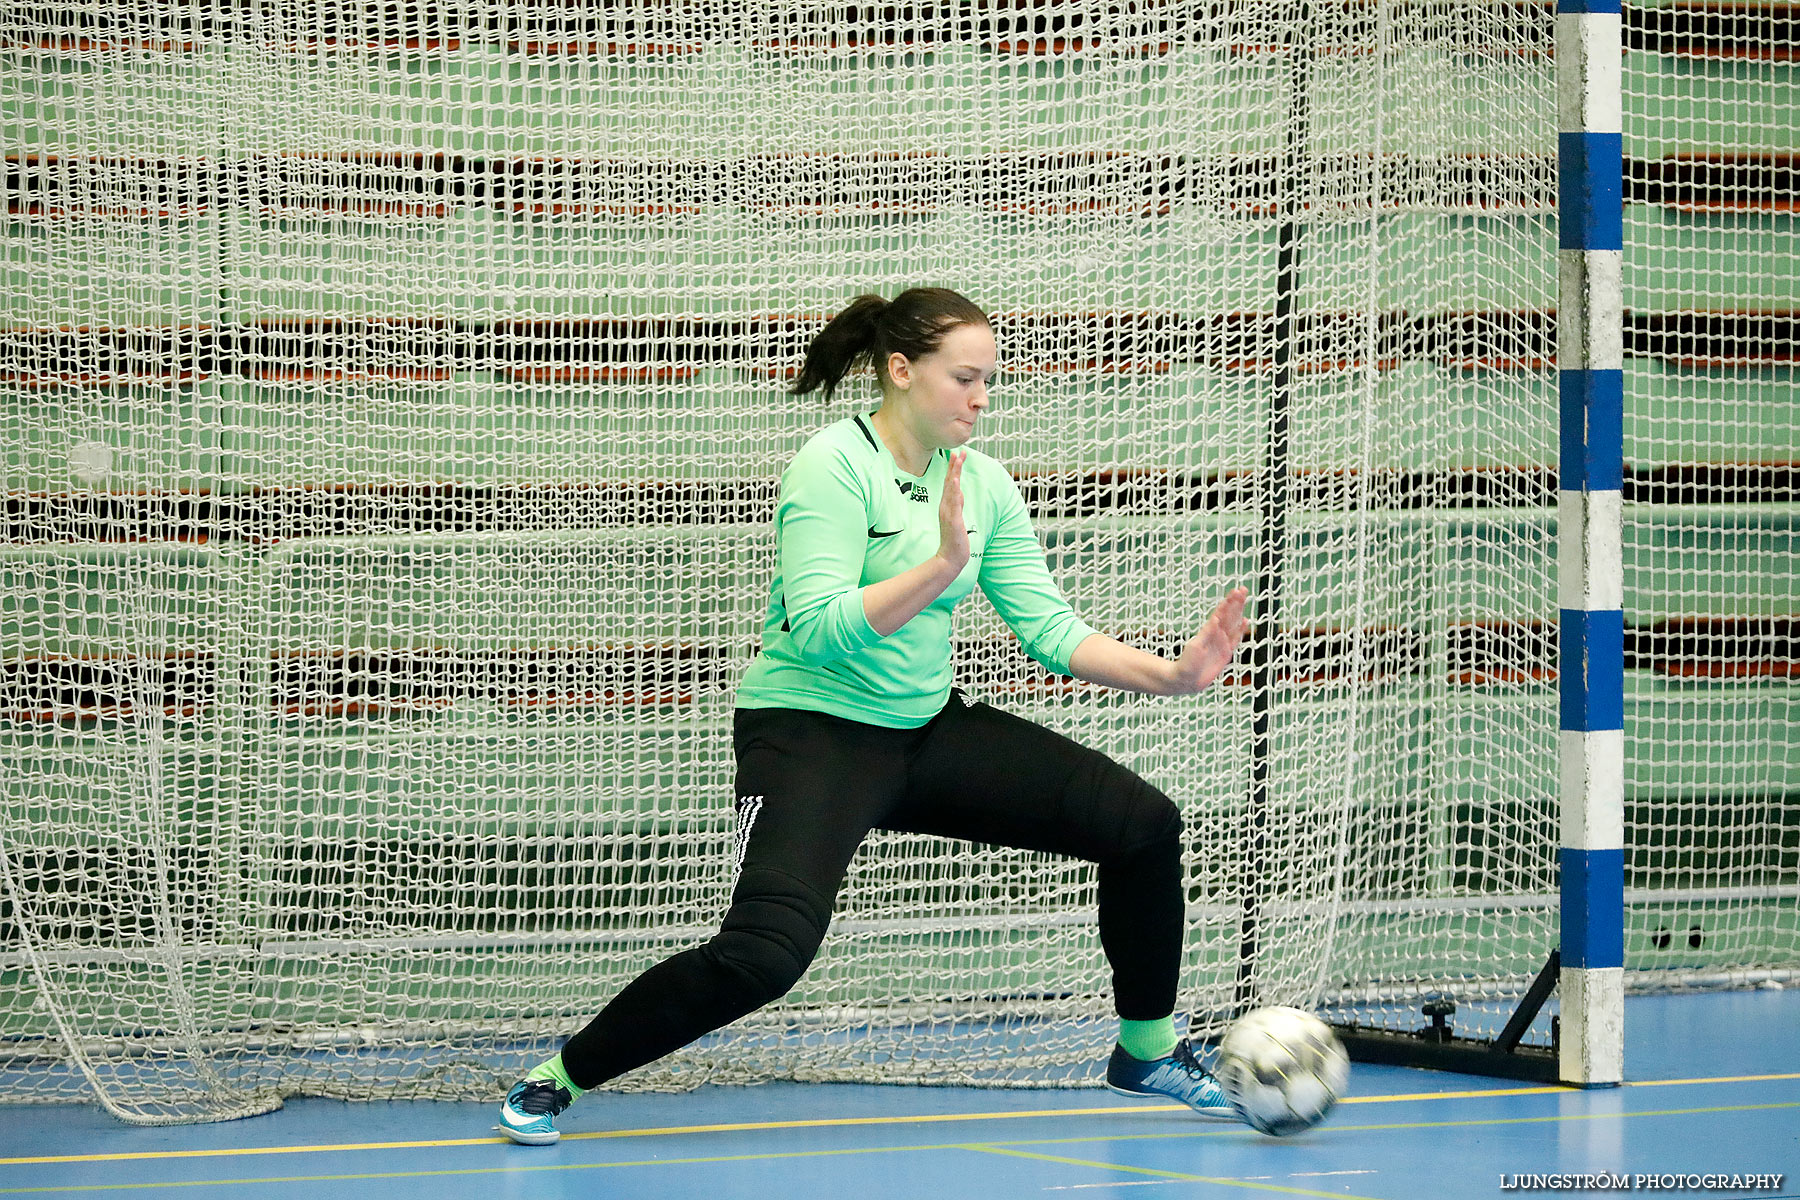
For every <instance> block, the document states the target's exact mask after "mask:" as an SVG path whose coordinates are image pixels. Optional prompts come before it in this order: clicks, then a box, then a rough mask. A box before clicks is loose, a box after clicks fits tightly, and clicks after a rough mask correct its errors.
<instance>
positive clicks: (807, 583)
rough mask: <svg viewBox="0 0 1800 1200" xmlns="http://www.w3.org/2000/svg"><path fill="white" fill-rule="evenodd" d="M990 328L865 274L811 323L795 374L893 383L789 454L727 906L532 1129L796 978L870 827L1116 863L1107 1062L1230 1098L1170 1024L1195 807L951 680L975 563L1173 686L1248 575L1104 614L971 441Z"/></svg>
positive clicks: (1105, 938)
mask: <svg viewBox="0 0 1800 1200" xmlns="http://www.w3.org/2000/svg"><path fill="white" fill-rule="evenodd" d="M995 354H996V352H995V344H994V335H993V331H992V329H991V328H990V326H989V323H988V319H987V317H986V315H985V314H983V313H982V311H981V310H980V309H979V308H977V307H976V306H975V305H974V304H972V303H970V302H969V301H968V300H967V299H965V298H963V297H962V296H960V295H958V294H957V293H955V292H952V291H946V290H943V289H937V288H917V289H914V290H911V291H908V292H904V293H902V294H901V295H900V296H898V297H896V298H895V299H894V300H893V301H892V302H889V301H885V300H883V299H881V298H880V297H879V296H862V297H859V298H858V299H857V300H856V301H855V302H854V303H852V304H851V305H850V307H849V308H847V309H845V310H844V311H843V312H842V313H840V314H839V315H838V316H837V317H836V318H835V319H833V320H832V321H831V322H830V324H828V325H827V326H826V327H825V329H824V330H823V331H822V332H821V333H820V334H819V335H818V337H817V338H816V339H815V340H814V341H813V343H812V345H811V346H810V347H809V348H808V349H807V352H806V364H805V367H804V369H803V370H802V372H801V374H800V377H799V379H798V380H797V381H796V382H795V384H794V386H793V389H792V390H793V392H794V394H796V395H800V394H804V393H807V392H810V391H813V390H814V389H817V388H823V389H824V392H825V395H826V397H827V398H828V399H829V397H830V396H831V394H832V392H833V391H834V390H835V389H836V388H837V386H838V385H839V384H840V383H841V382H842V381H843V379H844V376H845V375H846V374H847V373H848V372H849V371H850V369H851V368H852V367H853V366H854V365H856V364H857V363H858V362H867V363H869V364H871V365H872V366H874V367H875V368H876V370H877V372H878V374H879V380H880V385H881V406H880V407H879V408H878V409H876V411H874V412H873V413H870V414H867V415H859V416H855V417H851V418H849V419H847V420H842V421H839V422H837V423H836V424H833V425H829V426H827V427H826V428H825V429H823V430H821V431H820V432H819V433H818V434H816V435H814V436H813V437H812V439H811V440H809V441H808V442H807V443H806V444H805V445H804V446H802V447H801V449H800V452H799V453H798V454H797V455H795V456H794V460H793V462H792V463H791V464H789V466H788V468H787V471H786V472H785V473H784V474H783V475H782V477H781V491H780V499H779V503H778V506H777V508H776V514H775V523H776V543H777V547H778V556H779V561H778V566H777V570H776V575H775V579H774V583H773V586H772V587H771V588H770V591H769V609H768V616H767V618H766V621H765V623H764V626H763V639H762V651H761V653H759V654H758V655H757V656H756V659H755V661H754V662H753V663H752V664H751V666H750V669H749V671H748V673H747V674H746V675H745V678H744V680H743V683H742V684H741V685H740V687H739V689H738V692H737V705H736V708H737V711H736V714H735V722H734V729H733V742H734V745H735V748H736V751H737V763H738V771H737V815H738V845H739V846H740V847H741V850H740V863H739V868H738V877H737V883H736V887H735V889H734V891H733V893H732V898H731V907H730V910H729V911H728V912H727V913H726V914H725V920H724V924H723V926H722V927H721V929H720V930H719V932H718V934H717V935H716V936H714V937H713V938H712V939H711V940H710V941H708V942H706V943H705V944H704V945H701V946H697V947H694V948H693V949H689V950H686V951H683V952H682V953H680V954H677V955H675V956H674V957H673V958H670V959H667V960H665V961H664V962H662V963H661V964H659V965H657V966H655V967H652V968H651V969H650V970H648V971H646V972H645V973H644V974H643V975H641V976H639V977H638V978H637V979H636V980H635V981H633V982H632V983H631V984H629V985H628V986H627V987H626V988H625V989H624V990H623V991H621V992H620V993H619V994H618V996H617V997H615V998H614V999H613V1001H612V1003H611V1004H609V1005H607V1006H606V1008H605V1010H604V1011H602V1012H601V1013H600V1015H599V1016H597V1017H595V1018H594V1020H593V1021H592V1022H590V1023H589V1024H588V1025H587V1027H586V1028H584V1029H582V1030H581V1031H580V1032H579V1033H577V1034H575V1035H574V1036H573V1037H571V1038H570V1039H569V1040H568V1042H567V1043H565V1044H564V1046H563V1048H562V1053H560V1054H559V1055H557V1056H556V1057H555V1058H552V1059H551V1060H550V1061H548V1062H546V1063H544V1064H542V1065H541V1066H539V1067H537V1068H536V1069H535V1070H533V1071H532V1072H531V1073H530V1074H529V1075H527V1076H526V1077H525V1078H524V1079H523V1080H521V1081H520V1082H519V1083H517V1084H516V1085H514V1087H513V1088H512V1090H511V1091H510V1092H509V1093H508V1094H507V1097H506V1101H505V1103H504V1104H503V1105H502V1107H501V1110H500V1113H501V1124H500V1128H501V1130H502V1131H503V1132H505V1134H506V1135H507V1136H508V1137H510V1138H512V1139H513V1140H514V1141H516V1142H524V1143H528V1144H544V1143H549V1142H554V1141H556V1140H557V1138H558V1136H559V1135H558V1133H557V1131H556V1127H555V1125H554V1124H553V1119H554V1118H555V1117H556V1116H557V1114H559V1113H561V1112H562V1111H563V1110H564V1109H565V1108H567V1107H568V1106H569V1104H570V1103H571V1102H572V1101H573V1100H574V1098H575V1097H577V1096H579V1095H581V1093H582V1092H583V1091H585V1090H587V1089H589V1088H593V1087H597V1086H599V1085H600V1084H602V1083H605V1082H606V1081H607V1080H609V1079H613V1078H615V1077H617V1076H619V1075H623V1074H624V1073H625V1072H627V1071H630V1070H632V1069H633V1068H635V1067H640V1066H643V1065H644V1064H646V1063H649V1062H653V1061H654V1060H656V1059H658V1058H660V1057H662V1056H663V1055H665V1054H668V1053H669V1052H671V1051H673V1050H675V1049H677V1048H679V1047H681V1046H684V1045H686V1044H687V1043H689V1042H691V1041H693V1040H695V1039H696V1038H698V1037H700V1036H702V1035H703V1034H706V1033H708V1032H710V1031H712V1030H714V1029H717V1028H719V1027H720V1026H722V1025H725V1024H727V1023H729V1022H731V1021H733V1020H736V1019H737V1018H738V1017H741V1016H743V1015H745V1014H746V1013H749V1012H752V1011H754V1010H755V1009H757V1008H759V1007H761V1006H762V1005H765V1004H768V1003H770V1002H771V1001H773V1000H775V999H777V998H779V997H780V996H782V995H784V994H785V993H786V992H787V991H788V989H790V988H792V987H793V986H794V984H795V983H796V982H797V981H798V980H799V979H800V976H801V973H802V972H804V971H805V970H806V968H807V964H809V963H810V962H811V961H812V958H813V954H814V953H815V952H816V951H817V950H818V948H819V942H820V940H821V939H822V938H823V937H824V936H825V927H826V925H827V924H828V923H829V921H830V920H831V911H832V904H833V902H834V900H835V899H836V896H837V891H838V886H839V885H840V884H841V883H842V882H843V879H844V873H845V870H846V869H847V867H848V865H849V863H850V858H851V855H853V854H854V853H855V852H856V848H857V847H858V846H859V845H860V844H861V843H862V841H863V838H864V837H865V836H867V835H868V833H869V831H870V830H872V829H892V830H901V831H906V832H912V833H923V834H931V835H935V836H939V837H948V838H963V839H967V840H970V841H976V842H989V843H995V844H998V845H1003V846H1016V847H1020V848H1023V849H1027V850H1038V851H1046V852H1050V853H1055V854H1067V855H1074V856H1076V857H1079V858H1083V859H1087V860H1090V861H1092V862H1094V863H1096V864H1098V876H1099V878H1098V884H1099V925H1100V941H1101V945H1102V946H1103V947H1104V949H1105V952H1106V957H1107V961H1108V963H1109V964H1110V965H1111V968H1112V974H1113V990H1114V1004H1115V1006H1116V1008H1117V1009H1118V1013H1119V1018H1120V1021H1119V1039H1118V1047H1117V1049H1115V1050H1114V1051H1113V1054H1112V1058H1111V1060H1110V1062H1109V1063H1108V1064H1107V1069H1106V1081H1107V1083H1108V1084H1109V1085H1110V1086H1112V1087H1113V1088H1115V1089H1116V1090H1120V1091H1124V1092H1128V1093H1132V1094H1137V1095H1154V1096H1169V1097H1173V1098H1175V1099H1177V1100H1181V1101H1183V1102H1184V1103H1186V1104H1188V1105H1190V1106H1192V1107H1193V1108H1194V1109H1196V1110H1197V1111H1199V1112H1201V1113H1205V1114H1207V1115H1211V1116H1221V1117H1231V1116H1233V1113H1232V1109H1231V1107H1230V1105H1229V1104H1228V1103H1227V1102H1226V1100H1225V1098H1224V1095H1223V1094H1222V1093H1221V1091H1220V1090H1219V1087H1218V1085H1217V1084H1216V1083H1215V1082H1214V1081H1213V1079H1212V1077H1211V1076H1210V1075H1208V1074H1207V1073H1206V1072H1205V1071H1204V1070H1203V1069H1202V1068H1201V1066H1200V1064H1199V1062H1198V1061H1197V1060H1196V1059H1195V1056H1194V1053H1193V1051H1192V1049H1191V1048H1190V1047H1189V1045H1188V1044H1187V1042H1186V1041H1185V1040H1180V1041H1178V1040H1177V1038H1176V1034H1175V1024H1174V1020H1173V1013H1174V1011H1175V998H1176V982H1177V974H1178V969H1179V964H1180V961H1181V952H1182V941H1183V899H1184V897H1183V887H1182V879H1181V841H1182V822H1181V816H1180V814H1179V813H1178V812H1177V810H1176V808H1175V806H1174V805H1173V804H1172V803H1170V802H1169V799H1168V797H1166V796H1164V795H1163V794H1162V793H1161V792H1159V791H1157V790H1156V789H1155V788H1153V787H1151V786H1150V785H1149V784H1147V783H1145V782H1144V781H1143V780H1142V779H1139V778H1138V777H1137V776H1136V775H1135V774H1133V773H1132V772H1131V771H1129V770H1127V769H1125V768H1124V767H1121V766H1119V765H1118V764H1117V763H1115V762H1113V761H1111V760H1110V759H1108V758H1107V757H1106V756H1105V755H1102V754H1099V753H1097V752H1095V751H1093V750H1089V749H1085V748H1083V747H1081V746H1078V745H1076V744H1075V743H1074V742H1071V741H1069V740H1068V739H1066V738H1064V737H1062V736H1060V735H1058V734H1055V733H1052V732H1051V731H1049V730H1047V729H1043V728H1040V727H1039V726H1037V725H1034V724H1032V723H1030V722H1029V721H1025V720H1022V719H1020V718H1018V717H1015V716H1010V715H1008V714H1007V713H1004V712H1001V711H1000V710H999V709H996V708H993V707H990V706H989V705H987V704H985V703H983V702H981V701H979V700H976V699H974V698H972V697H970V696H967V695H964V694H963V693H961V692H960V691H958V690H957V689H956V688H954V687H953V686H952V685H951V679H950V615H951V613H952V612H953V611H954V610H955V608H956V604H957V602H958V601H959V600H961V599H962V598H963V597H964V596H966V595H968V594H969V592H970V590H971V589H972V588H974V587H975V586H976V585H977V584H979V585H980V587H981V590H982V591H983V593H985V594H986V595H987V597H988V599H989V600H990V601H992V603H993V606H994V608H995V609H996V610H997V611H998V612H999V614H1000V615H1001V616H1002V617H1003V618H1004V619H1005V620H1006V623H1007V624H1008V625H1009V626H1011V627H1012V629H1013V631H1014V632H1015V633H1017V634H1018V637H1019V640H1020V642H1021V643H1023V645H1024V647H1025V649H1026V651H1027V652H1028V653H1029V654H1030V655H1031V656H1032V657H1033V658H1035V659H1037V660H1038V661H1039V662H1041V663H1043V664H1044V665H1045V666H1047V667H1049V668H1050V669H1051V670H1052V671H1055V672H1057V673H1058V674H1071V675H1074V676H1076V677H1078V678H1080V679H1085V680H1088V681H1090V682H1093V683H1098V684H1104V685H1107V686H1110V687H1117V688H1125V689H1128V690H1131V691H1136V692H1150V693H1155V694H1157V695H1165V696H1169V695H1181V694H1186V693H1191V692H1197V691H1199V690H1201V689H1202V688H1204V687H1206V686H1207V685H1208V684H1209V683H1211V682H1212V681H1213V679H1214V678H1215V677H1216V676H1217V675H1218V674H1219V672H1220V671H1221V670H1223V669H1224V668H1225V666H1226V665H1227V664H1228V663H1229V662H1230V661H1231V659H1232V657H1233V656H1234V654H1235V653H1236V650H1237V646H1238V642H1239V641H1240V639H1241V638H1242V637H1243V635H1244V628H1245V622H1244V599H1245V592H1244V589H1242V588H1238V589H1236V590H1234V591H1232V592H1231V593H1230V594H1229V595H1227V596H1226V597H1225V599H1224V600H1223V602H1221V603H1220V605H1219V606H1218V609H1217V610H1216V611H1215V612H1214V613H1213V614H1212V616H1211V618H1210V619H1209V620H1208V621H1207V622H1206V625H1205V627H1204V628H1202V629H1201V631H1200V632H1199V634H1198V635H1197V636H1195V637H1194V638H1193V640H1192V641H1190V642H1188V643H1187V645H1186V646H1185V647H1184V648H1183V649H1182V651H1181V653H1180V655H1179V656H1178V657H1176V658H1175V659H1173V660H1169V659H1164V658H1159V657H1157V656H1155V655H1152V654H1146V653H1144V652H1143V651H1140V650H1134V649H1132V648H1131V647H1129V646H1126V645H1123V644H1122V643H1120V642H1117V641H1114V640H1113V639H1112V638H1110V637H1107V636H1105V635H1104V634H1100V633H1096V632H1095V631H1094V630H1092V629H1090V628H1089V627H1088V626H1086V625H1084V624H1083V623H1082V622H1081V621H1080V619H1078V618H1077V617H1076V616H1075V614H1074V613H1073V612H1071V611H1070V609H1069V606H1068V604H1067V603H1066V602H1065V601H1064V599H1063V597H1062V595H1061V593H1060V592H1059V591H1058V590H1057V587H1056V585H1055V583H1054V582H1052V580H1051V578H1050V573H1049V571H1048V570H1047V569H1046V567H1045V564H1044V553H1043V550H1042V548H1041V547H1040V546H1039V545H1038V541H1037V536H1036V535H1035V534H1034V533H1033V531H1032V528H1031V521H1030V518H1029V517H1028V516H1027V514H1026V511H1025V505H1024V502H1023V501H1022V500H1021V498H1020V495H1019V490H1018V487H1017V485H1016V484H1015V483H1014V482H1013V480H1012V478H1011V477H1010V476H1009V475H1008V474H1007V472H1006V469H1005V468H1004V467H1002V466H1001V465H1000V464H999V463H998V462H996V461H995V460H993V459H991V458H989V457H987V456H986V455H985V454H982V453H980V452H979V451H970V450H965V449H962V447H963V446H964V445H965V443H967V442H968V441H969V439H970V438H971V437H973V436H974V434H975V426H976V424H977V422H978V421H979V420H980V419H981V414H982V411H983V410H984V409H985V408H987V405H988V392H987V388H988V382H989V380H991V379H992V378H993V375H994V366H995Z"/></svg>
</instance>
